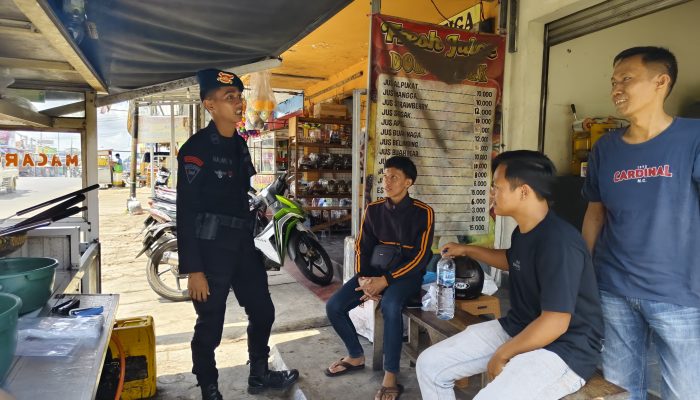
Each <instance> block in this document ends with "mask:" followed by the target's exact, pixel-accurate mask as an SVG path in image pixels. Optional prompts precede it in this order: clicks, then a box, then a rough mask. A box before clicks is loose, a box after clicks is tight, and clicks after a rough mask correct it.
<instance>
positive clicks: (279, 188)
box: [248, 173, 333, 286]
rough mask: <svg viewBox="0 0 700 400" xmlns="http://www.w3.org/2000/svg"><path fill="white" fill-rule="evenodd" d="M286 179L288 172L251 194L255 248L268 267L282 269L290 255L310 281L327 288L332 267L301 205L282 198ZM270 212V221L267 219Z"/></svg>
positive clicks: (330, 279)
mask: <svg viewBox="0 0 700 400" xmlns="http://www.w3.org/2000/svg"><path fill="white" fill-rule="evenodd" d="M286 177H287V174H286V173H284V174H281V175H279V176H278V177H277V179H275V181H274V182H272V183H271V184H270V185H268V186H267V187H266V188H264V189H263V190H261V191H260V193H259V194H256V193H255V192H254V191H251V192H249V193H248V195H249V196H250V201H249V203H250V205H251V212H253V213H254V216H255V228H254V235H255V238H254V242H255V247H256V248H257V249H258V251H260V253H261V254H262V255H263V260H264V263H265V266H266V268H268V269H277V270H279V268H280V267H281V266H282V265H284V260H285V256H286V254H287V253H288V254H289V257H290V258H291V259H292V260H293V261H294V263H295V264H296V266H297V268H299V270H300V271H301V273H302V274H303V275H304V276H305V277H306V278H307V279H308V280H310V281H311V282H313V283H316V284H318V285H321V286H325V285H328V284H330V283H331V281H332V280H333V264H332V263H331V259H330V257H329V256H328V253H327V252H326V250H325V249H324V248H323V246H321V244H320V243H319V242H318V238H317V237H316V235H315V234H314V233H313V232H312V231H311V230H310V229H309V228H308V227H307V226H306V225H305V224H304V222H305V221H306V213H305V212H304V210H303V208H302V206H301V204H299V203H297V202H295V201H294V200H290V199H287V198H286V197H284V196H283V194H284V193H285V191H286V190H287V188H288V184H287V181H286ZM268 209H269V210H270V211H271V212H272V219H271V220H268V218H267V210H268Z"/></svg>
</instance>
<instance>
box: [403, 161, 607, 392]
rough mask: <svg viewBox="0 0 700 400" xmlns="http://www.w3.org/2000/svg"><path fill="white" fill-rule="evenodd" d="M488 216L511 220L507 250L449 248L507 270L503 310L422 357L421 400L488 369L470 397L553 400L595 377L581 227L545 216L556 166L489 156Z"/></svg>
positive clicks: (592, 295) (595, 328)
mask: <svg viewBox="0 0 700 400" xmlns="http://www.w3.org/2000/svg"><path fill="white" fill-rule="evenodd" d="M492 168H493V170H494V173H493V188H492V199H493V202H494V208H495V212H496V214H498V215H501V216H510V217H513V218H514V219H515V221H516V222H517V223H518V227H517V228H516V229H515V231H514V232H513V235H512V239H511V247H510V249H508V250H494V249H487V248H482V247H478V246H469V245H464V244H457V243H449V244H447V245H445V246H444V247H443V249H442V253H443V254H445V255H447V256H469V257H472V258H474V259H476V260H479V261H482V262H485V263H486V264H489V265H492V266H494V267H496V268H499V269H502V270H505V271H509V277H510V303H511V309H510V311H509V312H508V314H507V315H506V316H505V317H504V318H501V319H499V320H495V321H489V322H484V323H481V324H477V325H472V326H470V327H468V328H467V329H466V330H464V331H463V332H461V333H459V334H457V335H455V336H452V337H450V338H448V339H446V340H444V341H442V342H440V343H438V344H436V345H434V346H432V347H430V348H428V349H427V350H425V351H424V352H423V353H421V355H420V357H419V358H418V362H417V365H416V372H417V374H418V382H419V383H420V388H421V393H422V395H423V399H426V400H429V399H438V398H439V399H453V398H455V397H454V396H455V395H454V390H453V387H454V381H455V380H457V379H460V378H463V377H465V376H471V375H475V374H479V373H482V372H487V373H488V377H489V379H490V380H491V383H489V384H488V385H487V386H486V387H485V388H484V389H482V390H481V391H480V392H479V393H478V394H477V396H476V397H475V398H476V399H481V400H483V399H499V400H500V399H509V400H513V399H533V400H534V399H537V400H547V399H559V398H561V397H563V396H566V395H567V394H570V393H573V392H575V391H577V390H578V389H579V388H581V387H582V386H583V385H584V384H585V381H586V380H587V379H589V378H590V377H591V375H593V372H594V371H595V368H596V365H597V363H598V361H599V357H600V351H601V348H602V331H603V329H602V327H603V322H602V314H601V308H600V299H599V297H598V288H597V285H596V279H595V274H594V271H593V266H592V263H591V257H590V255H589V253H588V250H587V248H586V245H585V243H584V241H583V238H582V237H581V235H580V234H579V233H578V231H577V230H576V229H575V228H574V227H573V226H571V225H569V224H568V223H566V222H564V221H563V220H562V219H560V218H559V217H558V216H556V215H555V214H554V213H553V212H551V211H550V210H549V205H548V200H549V199H551V197H552V183H553V180H554V176H555V169H554V165H553V164H552V162H551V161H550V160H549V159H548V158H547V157H546V156H544V155H543V154H541V153H538V152H534V151H527V150H519V151H511V152H505V153H502V154H501V155H499V156H498V157H496V158H495V159H494V160H493V167H492Z"/></svg>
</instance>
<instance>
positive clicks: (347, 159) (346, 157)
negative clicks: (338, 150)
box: [338, 154, 352, 169]
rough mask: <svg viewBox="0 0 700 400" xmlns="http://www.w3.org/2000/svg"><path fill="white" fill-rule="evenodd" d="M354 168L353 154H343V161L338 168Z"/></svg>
mask: <svg viewBox="0 0 700 400" xmlns="http://www.w3.org/2000/svg"><path fill="white" fill-rule="evenodd" d="M351 168H352V154H343V156H342V161H341V162H340V165H339V166H338V169H351Z"/></svg>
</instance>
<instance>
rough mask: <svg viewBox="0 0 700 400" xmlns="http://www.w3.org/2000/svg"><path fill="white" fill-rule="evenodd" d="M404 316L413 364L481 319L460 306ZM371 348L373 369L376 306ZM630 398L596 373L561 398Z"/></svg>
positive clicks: (378, 352) (377, 346)
mask: <svg viewBox="0 0 700 400" xmlns="http://www.w3.org/2000/svg"><path fill="white" fill-rule="evenodd" d="M403 315H405V316H406V317H408V321H409V324H408V342H407V343H404V348H403V351H404V354H405V355H406V356H408V357H409V359H410V360H411V364H412V365H413V364H414V363H415V361H416V359H417V358H418V355H419V354H420V353H421V352H422V351H423V350H425V349H426V348H428V347H429V346H431V345H433V344H435V343H437V342H439V341H441V340H444V339H446V338H448V337H450V336H453V335H456V334H457V333H459V332H462V331H463V330H464V329H466V328H467V327H468V326H469V325H473V324H478V323H481V322H484V319H482V318H479V317H477V316H474V315H471V314H469V313H467V312H465V311H463V310H462V309H460V308H459V307H457V308H456V309H455V317H454V318H452V319H451V320H447V321H445V320H441V319H438V318H437V316H436V315H435V313H434V312H428V311H422V310H421V309H419V308H409V309H405V310H404V312H403ZM374 317H375V318H374V346H373V347H374V349H373V357H372V368H373V369H374V370H376V371H378V370H381V369H382V361H383V353H384V346H383V338H382V336H383V334H384V320H383V318H382V317H381V310H380V309H379V307H377V308H376V309H375V314H374ZM466 384H467V381H466V379H465V380H460V381H458V382H456V383H455V386H458V387H463V386H466ZM486 384H487V381H486V374H482V375H481V386H482V387H483V386H485V385H486ZM628 398H629V393H628V392H626V391H625V390H624V389H622V388H620V387H619V386H617V385H614V384H612V383H610V382H608V381H606V380H605V379H603V377H602V376H601V375H600V373H596V375H594V376H593V377H592V378H591V379H589V380H588V382H587V383H586V385H585V386H584V387H582V388H581V389H580V390H578V391H577V392H576V393H572V394H570V395H568V396H566V397H564V398H563V399H564V400H625V399H628Z"/></svg>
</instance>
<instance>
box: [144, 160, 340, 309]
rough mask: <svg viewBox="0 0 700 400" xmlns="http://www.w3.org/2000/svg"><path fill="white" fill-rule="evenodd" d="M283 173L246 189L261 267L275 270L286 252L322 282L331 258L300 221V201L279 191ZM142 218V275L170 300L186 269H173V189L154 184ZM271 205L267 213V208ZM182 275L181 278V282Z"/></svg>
mask: <svg viewBox="0 0 700 400" xmlns="http://www.w3.org/2000/svg"><path fill="white" fill-rule="evenodd" d="M287 188H288V185H287V182H286V174H282V175H280V176H279V177H278V178H277V179H276V180H275V181H274V182H272V183H271V184H270V185H269V186H268V187H266V188H265V189H263V190H262V191H260V193H259V194H258V193H255V191H251V192H249V193H248V194H249V196H250V197H249V205H250V212H251V214H252V215H253V217H254V221H255V223H254V228H253V234H254V243H255V247H256V248H257V249H258V251H259V252H260V254H261V256H262V259H263V264H264V265H265V268H266V269H267V270H279V269H280V268H281V267H282V265H284V260H285V258H286V255H287V254H289V257H290V258H291V259H292V260H293V261H294V263H295V264H296V266H297V268H299V270H300V271H301V272H302V274H303V275H304V276H305V277H306V278H307V279H309V280H310V281H312V282H314V283H316V284H318V285H321V286H325V285H328V284H330V283H331V281H332V280H333V264H332V262H331V259H330V257H329V256H328V253H327V252H326V250H325V249H324V248H323V246H321V244H320V243H319V242H318V239H317V238H316V235H315V234H314V233H313V232H311V230H310V229H309V228H308V227H307V226H305V225H304V221H306V213H305V212H304V211H303V209H302V206H301V205H300V204H298V203H296V202H295V201H293V200H290V199H287V198H286V197H284V196H283V195H282V194H283V193H284V192H285V191H286V190H287ZM158 189H161V190H157V191H156V196H155V197H154V198H153V201H152V202H151V209H150V210H149V216H148V217H147V218H146V221H144V230H143V231H145V234H144V239H143V248H142V250H141V252H140V253H139V254H138V255H137V256H136V257H139V256H140V255H141V254H144V253H145V254H146V255H147V256H148V263H147V266H146V268H147V269H146V277H147V279H148V283H149V285H150V286H151V288H152V289H153V291H155V292H156V293H158V294H159V295H160V296H161V297H163V298H166V299H168V300H172V301H183V300H188V299H189V295H188V293H187V283H186V280H187V275H182V274H180V273H179V270H178V262H179V258H178V254H177V226H176V221H175V215H174V212H173V210H174V205H175V191H174V190H172V189H167V188H158ZM268 210H270V211H271V216H272V218H271V219H268V215H267V211H268ZM183 281H184V282H183Z"/></svg>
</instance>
